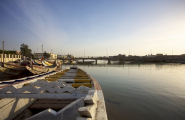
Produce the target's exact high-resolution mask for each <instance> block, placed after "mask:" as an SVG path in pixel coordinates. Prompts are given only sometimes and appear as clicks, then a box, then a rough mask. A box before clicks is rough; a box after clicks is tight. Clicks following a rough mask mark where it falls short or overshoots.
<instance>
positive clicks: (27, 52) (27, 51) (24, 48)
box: [20, 43, 32, 58]
mask: <svg viewBox="0 0 185 120" xmlns="http://www.w3.org/2000/svg"><path fill="white" fill-rule="evenodd" d="M20 49H21V54H22V55H24V56H26V57H29V58H30V57H31V56H32V53H31V49H29V46H28V45H27V44H24V43H23V44H21V47H20Z"/></svg>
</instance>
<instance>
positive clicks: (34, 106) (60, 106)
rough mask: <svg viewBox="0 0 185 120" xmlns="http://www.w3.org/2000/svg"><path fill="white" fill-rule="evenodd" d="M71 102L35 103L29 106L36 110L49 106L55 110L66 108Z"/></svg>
mask: <svg viewBox="0 0 185 120" xmlns="http://www.w3.org/2000/svg"><path fill="white" fill-rule="evenodd" d="M68 104H69V103H65V104H48V103H46V104H33V105H31V106H30V107H29V109H36V110H41V109H42V110H45V109H48V108H51V109H53V110H60V109H62V108H64V107H65V106H67V105H68Z"/></svg>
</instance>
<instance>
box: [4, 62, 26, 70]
mask: <svg viewBox="0 0 185 120" xmlns="http://www.w3.org/2000/svg"><path fill="white" fill-rule="evenodd" d="M4 67H6V68H10V69H14V70H18V71H22V72H23V71H26V70H27V69H26V67H25V66H21V65H20V64H16V63H4Z"/></svg>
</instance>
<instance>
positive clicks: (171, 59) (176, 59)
mask: <svg viewBox="0 0 185 120" xmlns="http://www.w3.org/2000/svg"><path fill="white" fill-rule="evenodd" d="M58 59H60V60H63V61H65V60H68V61H78V60H82V61H83V62H85V60H94V61H95V63H96V64H97V61H98V60H107V61H108V64H111V61H120V62H123V63H125V61H130V62H136V63H137V62H168V63H185V55H162V56H154V57H150V56H122V57H108V56H83V57H75V58H58Z"/></svg>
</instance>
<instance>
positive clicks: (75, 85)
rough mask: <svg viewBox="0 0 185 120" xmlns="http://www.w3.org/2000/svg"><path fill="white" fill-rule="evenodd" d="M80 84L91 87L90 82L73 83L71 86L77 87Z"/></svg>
mask: <svg viewBox="0 0 185 120" xmlns="http://www.w3.org/2000/svg"><path fill="white" fill-rule="evenodd" d="M81 85H83V86H86V87H90V88H91V87H92V84H88V83H73V84H72V87H75V88H77V87H80V86H81Z"/></svg>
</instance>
